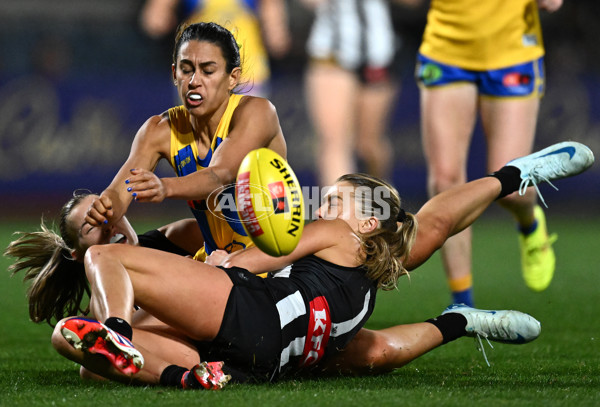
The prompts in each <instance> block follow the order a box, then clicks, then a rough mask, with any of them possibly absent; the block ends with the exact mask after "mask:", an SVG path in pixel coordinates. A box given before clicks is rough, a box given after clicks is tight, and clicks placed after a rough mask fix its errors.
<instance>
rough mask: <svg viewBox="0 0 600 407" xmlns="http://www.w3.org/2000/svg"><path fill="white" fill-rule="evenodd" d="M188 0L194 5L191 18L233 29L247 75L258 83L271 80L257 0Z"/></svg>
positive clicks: (243, 68) (190, 19)
mask: <svg viewBox="0 0 600 407" xmlns="http://www.w3.org/2000/svg"><path fill="white" fill-rule="evenodd" d="M188 3H190V5H191V4H192V3H193V4H194V10H193V12H192V15H191V16H190V17H189V19H188V21H190V22H193V23H196V22H200V21H205V22H206V21H212V22H215V23H217V24H219V25H221V26H223V27H225V28H227V29H229V31H231V32H232V34H233V36H234V37H235V40H236V41H237V43H238V46H239V48H240V57H241V64H242V74H243V75H249V79H250V80H251V81H252V83H254V84H255V85H259V84H261V83H264V82H266V81H267V80H268V79H269V77H270V76H271V71H270V68H269V56H268V54H267V51H266V49H265V47H264V45H263V40H262V32H261V28H260V22H259V21H258V18H257V16H256V14H257V8H258V4H257V1H256V0H194V1H189V0H188ZM190 5H188V7H190Z"/></svg>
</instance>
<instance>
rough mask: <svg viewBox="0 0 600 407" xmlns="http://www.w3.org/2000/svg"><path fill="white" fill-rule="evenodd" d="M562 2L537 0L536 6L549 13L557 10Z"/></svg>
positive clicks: (558, 0) (561, 0) (559, 0)
mask: <svg viewBox="0 0 600 407" xmlns="http://www.w3.org/2000/svg"><path fill="white" fill-rule="evenodd" d="M562 4H563V0H538V7H539V9H540V10H546V11H547V12H549V13H553V12H555V11H556V10H558V9H559V8H560V7H561V6H562Z"/></svg>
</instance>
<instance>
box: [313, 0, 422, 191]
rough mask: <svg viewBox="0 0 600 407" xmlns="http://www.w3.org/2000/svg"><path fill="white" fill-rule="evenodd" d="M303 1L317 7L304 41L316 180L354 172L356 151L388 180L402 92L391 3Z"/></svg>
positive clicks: (328, 181) (371, 169) (373, 0)
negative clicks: (392, 128) (393, 113)
mask: <svg viewBox="0 0 600 407" xmlns="http://www.w3.org/2000/svg"><path fill="white" fill-rule="evenodd" d="M418 1H419V0H406V1H403V2H402V3H406V4H407V5H416V4H417V3H418ZM302 2H303V3H305V4H307V5H309V6H310V7H314V10H315V19H314V21H313V24H312V27H311V31H310V36H309V39H308V43H307V46H306V49H307V53H308V57H309V58H310V61H309V65H308V68H307V70H306V80H305V83H306V85H305V86H306V89H305V93H306V103H307V107H308V111H309V113H310V117H311V120H312V123H313V126H314V128H315V132H316V136H317V141H318V145H317V148H316V149H315V151H316V154H317V156H316V162H317V168H318V174H317V175H318V177H319V183H320V184H321V185H322V186H327V185H330V184H331V183H333V182H334V181H335V179H336V178H337V177H339V176H340V175H342V174H347V173H349V172H354V171H356V163H355V154H356V155H357V156H358V158H360V159H361V160H362V161H363V162H364V165H365V171H366V172H368V173H369V174H372V175H375V176H377V177H380V178H384V179H385V178H389V177H390V176H391V174H390V171H391V167H392V166H391V164H392V158H393V150H394V149H393V148H392V145H391V143H390V140H389V139H388V137H387V134H386V131H387V127H388V119H389V113H390V110H391V109H392V108H393V105H394V100H395V98H396V97H397V94H398V92H399V91H400V83H399V80H398V79H396V78H394V75H393V73H392V71H391V65H392V64H393V62H394V56H395V55H396V52H397V51H398V48H399V42H398V41H397V38H396V34H395V32H394V27H393V26H392V18H391V11H390V4H389V3H388V1H387V0H302ZM398 2H399V1H398ZM399 3H400V2H399Z"/></svg>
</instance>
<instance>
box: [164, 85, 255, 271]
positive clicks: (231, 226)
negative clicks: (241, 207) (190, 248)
mask: <svg viewBox="0 0 600 407" xmlns="http://www.w3.org/2000/svg"><path fill="white" fill-rule="evenodd" d="M242 98H243V96H242V95H231V96H230V97H229V103H228V105H227V109H226V110H225V113H224V114H223V117H222V118H221V121H220V122H219V126H218V127H217V131H216V133H215V134H214V136H213V139H212V142H211V145H210V148H209V150H208V152H207V153H206V156H205V157H204V158H200V157H199V156H198V145H197V144H196V140H195V138H194V133H193V130H192V125H191V123H190V114H189V112H188V111H187V110H186V109H185V107H184V106H177V107H173V108H171V109H169V122H170V126H171V155H170V157H171V160H170V162H171V166H172V167H173V169H174V170H175V172H176V173H177V176H179V177H183V176H185V175H188V174H191V173H193V172H195V171H199V170H202V169H204V168H207V167H208V166H209V165H210V161H211V159H212V157H213V154H214V153H215V151H216V149H217V148H218V147H219V145H220V144H221V143H222V142H223V140H224V139H225V138H226V137H227V136H228V134H229V124H230V122H231V117H232V115H233V112H234V111H235V109H236V107H237V106H238V105H239V103H240V100H241V99H242ZM214 195H215V196H210V197H209V199H202V200H197V201H188V205H189V206H190V208H191V210H192V213H193V214H194V217H195V218H196V220H197V221H198V225H199V226H200V230H201V231H202V236H203V237H204V247H203V248H201V249H200V250H198V252H197V253H196V255H195V256H194V258H195V259H197V260H201V261H204V260H205V258H206V256H207V255H209V254H210V253H211V252H212V251H213V250H216V249H222V250H226V251H227V252H229V253H231V252H234V251H236V250H241V249H244V248H246V247H248V246H251V245H252V241H251V240H250V237H248V235H247V234H246V232H245V231H244V228H243V226H242V223H241V222H240V219H239V217H238V214H237V211H236V210H235V186H234V185H230V186H227V187H226V188H225V189H223V190H222V191H216V193H215V194H214Z"/></svg>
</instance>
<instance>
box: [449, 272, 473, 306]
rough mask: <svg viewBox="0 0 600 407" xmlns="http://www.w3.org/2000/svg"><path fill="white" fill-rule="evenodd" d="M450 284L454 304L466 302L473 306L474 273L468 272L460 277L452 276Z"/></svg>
mask: <svg viewBox="0 0 600 407" xmlns="http://www.w3.org/2000/svg"><path fill="white" fill-rule="evenodd" d="M448 286H449V287H450V291H452V301H453V303H454V304H465V305H468V306H469V307H472V306H473V275H472V274H467V275H466V276H463V277H460V278H451V279H449V280H448Z"/></svg>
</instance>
